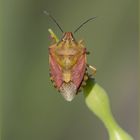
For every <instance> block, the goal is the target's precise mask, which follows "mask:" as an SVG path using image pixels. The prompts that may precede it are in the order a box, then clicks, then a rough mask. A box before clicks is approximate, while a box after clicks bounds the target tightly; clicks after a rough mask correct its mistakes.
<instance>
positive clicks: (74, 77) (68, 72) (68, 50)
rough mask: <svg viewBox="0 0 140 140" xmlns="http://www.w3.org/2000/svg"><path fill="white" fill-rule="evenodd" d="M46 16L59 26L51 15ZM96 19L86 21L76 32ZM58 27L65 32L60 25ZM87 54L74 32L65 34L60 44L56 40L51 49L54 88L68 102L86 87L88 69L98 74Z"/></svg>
mask: <svg viewBox="0 0 140 140" xmlns="http://www.w3.org/2000/svg"><path fill="white" fill-rule="evenodd" d="M45 13H46V12H45ZM46 14H47V15H49V16H50V17H51V18H52V20H53V21H54V22H55V23H56V24H57V25H58V23H57V22H56V20H55V19H54V18H53V17H52V16H51V15H50V14H48V13H46ZM94 18H95V17H94ZM94 18H91V19H88V20H87V21H85V22H84V23H83V24H81V25H80V26H79V27H78V28H77V29H76V30H75V32H76V31H78V30H79V29H80V28H81V27H82V26H83V25H84V24H85V23H87V22H88V21H89V20H92V19H94ZM58 27H59V28H60V30H61V31H62V32H63V30H62V29H61V27H60V26H59V25H58ZM75 32H74V33H75ZM53 39H54V40H55V38H53ZM86 54H87V51H86V48H85V47H84V45H83V41H82V40H80V41H76V40H75V38H74V37H73V34H72V32H65V33H64V35H63V37H62V39H61V40H60V41H59V42H57V41H56V40H55V42H54V44H53V45H51V46H50V47H49V64H50V77H51V80H52V82H53V84H54V86H55V87H56V88H57V89H58V91H59V92H60V93H61V94H62V95H63V97H64V98H65V99H66V100H67V101H71V100H72V99H73V98H74V96H75V95H76V94H77V93H78V91H80V89H81V87H82V86H84V85H86V80H87V79H88V77H89V75H88V73H87V67H89V68H91V69H92V70H93V72H94V73H95V72H96V69H95V68H94V67H92V66H89V65H88V64H87V60H86Z"/></svg>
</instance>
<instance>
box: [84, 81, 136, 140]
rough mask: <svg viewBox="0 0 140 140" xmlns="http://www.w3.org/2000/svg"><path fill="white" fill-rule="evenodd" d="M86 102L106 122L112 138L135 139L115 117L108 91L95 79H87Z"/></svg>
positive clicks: (113, 139) (121, 139)
mask: <svg viewBox="0 0 140 140" xmlns="http://www.w3.org/2000/svg"><path fill="white" fill-rule="evenodd" d="M84 96H85V102H86V105H87V106H88V108H89V109H90V110H91V111H92V112H93V113H94V114H95V115H96V116H98V118H99V119H100V120H101V121H102V122H103V123H104V125H105V127H106V128H107V131H108V134H109V138H110V140H133V138H132V137H131V136H130V135H129V134H128V133H126V132H125V131H124V130H123V129H122V128H121V127H120V126H119V125H118V124H117V122H116V120H115V119H114V117H113V115H112V112H111V109H110V103H109V98H108V95H107V93H106V91H105V90H104V89H103V88H102V87H101V86H100V85H98V84H97V83H96V82H95V80H94V79H89V80H88V81H87V86H86V87H85V88H84Z"/></svg>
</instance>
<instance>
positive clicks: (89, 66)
mask: <svg viewBox="0 0 140 140" xmlns="http://www.w3.org/2000/svg"><path fill="white" fill-rule="evenodd" d="M87 67H88V68H90V69H91V70H92V71H93V75H95V74H96V68H95V67H93V66H91V65H89V64H87Z"/></svg>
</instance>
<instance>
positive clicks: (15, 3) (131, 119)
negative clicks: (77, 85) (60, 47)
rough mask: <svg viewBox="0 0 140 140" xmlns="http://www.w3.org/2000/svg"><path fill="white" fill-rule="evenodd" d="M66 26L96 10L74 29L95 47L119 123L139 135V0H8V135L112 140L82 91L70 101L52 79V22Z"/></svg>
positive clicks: (14, 139)
mask: <svg viewBox="0 0 140 140" xmlns="http://www.w3.org/2000/svg"><path fill="white" fill-rule="evenodd" d="M46 9H47V10H48V11H49V12H50V13H51V14H52V15H53V16H54V17H55V18H56V19H57V20H58V22H59V24H60V25H61V26H62V28H63V29H64V30H65V31H74V30H75V28H76V27H77V26H78V25H79V24H80V23H82V22H83V21H84V20H86V19H88V18H90V17H93V16H97V17H98V18H97V19H96V20H95V21H91V22H90V23H88V24H87V25H85V26H84V27H83V28H82V29H81V30H80V31H79V32H78V33H76V34H75V37H76V38H77V39H84V41H85V45H86V47H87V49H88V50H89V51H90V52H91V54H90V55H89V56H88V63H89V64H91V65H94V66H96V68H97V75H96V81H97V82H98V83H99V84H100V85H102V86H103V87H104V88H105V89H106V90H107V92H108V95H109V97H110V101H111V105H112V111H113V114H114V116H115V118H116V119H117V121H118V122H119V124H120V125H121V126H122V127H123V128H124V129H125V130H126V131H128V132H129V133H130V134H131V135H132V136H133V137H134V138H135V140H139V138H138V1H137V0H116V1H115V0H106V1H101V0H81V1H80V0H69V1H68V0H59V1H57V0H38V1H37V0H3V1H1V13H2V26H1V27H2V31H3V32H2V33H3V34H2V38H1V39H2V42H1V43H2V51H1V54H2V55H1V58H2V59H1V60H2V67H1V68H2V72H1V74H2V78H1V79H2V92H1V93H2V101H3V102H2V103H3V106H2V110H3V112H2V117H3V119H2V121H1V122H2V132H1V134H2V140H66V139H67V140H93V139H94V140H108V135H107V132H106V130H105V128H104V126H103V124H102V123H101V122H100V120H98V118H97V117H96V116H94V115H93V114H92V113H91V112H90V111H89V110H88V108H87V107H86V106H85V103H84V97H83V94H82V93H81V94H79V95H78V96H76V98H75V99H74V100H73V101H72V102H71V103H68V102H66V101H64V99H63V98H62V97H61V95H60V94H59V93H58V92H57V91H56V90H55V89H54V88H53V86H52V84H51V82H50V80H49V67H48V46H49V45H50V42H51V41H50V40H49V33H48V31H47V30H48V28H49V27H51V28H52V29H53V31H55V33H56V34H57V35H58V36H59V37H61V35H62V34H61V32H60V31H59V29H58V27H57V26H56V25H55V24H54V23H53V22H52V21H51V20H50V18H49V17H47V16H46V15H44V14H43V10H46Z"/></svg>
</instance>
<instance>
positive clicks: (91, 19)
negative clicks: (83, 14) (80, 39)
mask: <svg viewBox="0 0 140 140" xmlns="http://www.w3.org/2000/svg"><path fill="white" fill-rule="evenodd" d="M95 18H97V17H92V18H89V19H88V20H86V21H85V22H83V23H82V24H81V25H80V26H79V27H78V28H77V29H76V30H75V31H74V33H76V32H77V31H78V30H79V29H80V28H81V27H82V26H83V25H85V24H86V23H87V22H89V21H91V20H93V19H95Z"/></svg>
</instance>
